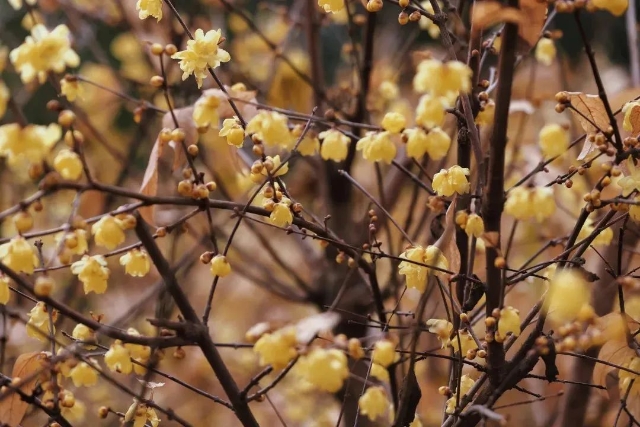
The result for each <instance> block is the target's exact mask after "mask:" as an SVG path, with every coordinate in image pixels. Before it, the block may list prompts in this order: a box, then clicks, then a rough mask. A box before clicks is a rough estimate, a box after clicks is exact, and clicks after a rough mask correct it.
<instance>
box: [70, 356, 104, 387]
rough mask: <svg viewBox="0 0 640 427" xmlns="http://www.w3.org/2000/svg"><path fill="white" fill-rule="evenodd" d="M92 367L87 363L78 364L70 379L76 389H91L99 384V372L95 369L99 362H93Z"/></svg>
mask: <svg viewBox="0 0 640 427" xmlns="http://www.w3.org/2000/svg"><path fill="white" fill-rule="evenodd" d="M90 363H91V364H92V365H93V367H92V366H90V365H89V363H87V362H78V364H77V365H76V366H74V367H73V368H72V369H71V371H70V372H69V377H70V378H71V380H72V381H73V385H74V386H76V387H91V386H92V385H95V384H97V383H98V374H99V372H98V371H97V370H96V369H95V368H96V367H97V362H96V361H94V360H91V362H90Z"/></svg>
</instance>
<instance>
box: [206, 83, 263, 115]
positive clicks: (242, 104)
mask: <svg viewBox="0 0 640 427" xmlns="http://www.w3.org/2000/svg"><path fill="white" fill-rule="evenodd" d="M225 89H226V90H227V93H228V94H229V97H231V98H233V102H234V103H235V104H236V107H237V108H238V110H240V114H242V118H243V119H244V120H246V121H249V120H251V119H252V118H254V117H255V116H256V114H258V108H257V107H256V106H255V105H253V104H255V103H256V102H257V101H256V93H257V92H256V91H255V90H239V89H232V88H230V87H228V86H225ZM204 95H205V96H211V95H213V96H215V97H216V98H218V99H220V101H221V102H220V107H218V114H220V118H222V119H229V118H231V117H233V116H235V115H236V113H235V111H233V108H231V104H230V103H229V102H228V99H229V97H227V95H226V94H225V93H224V92H223V91H222V90H220V89H209V90H205V91H204ZM249 102H251V103H253V104H249Z"/></svg>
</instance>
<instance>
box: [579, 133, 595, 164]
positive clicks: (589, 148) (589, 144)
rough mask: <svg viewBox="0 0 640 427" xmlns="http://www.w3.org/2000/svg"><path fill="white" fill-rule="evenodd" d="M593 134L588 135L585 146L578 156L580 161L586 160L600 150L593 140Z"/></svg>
mask: <svg viewBox="0 0 640 427" xmlns="http://www.w3.org/2000/svg"><path fill="white" fill-rule="evenodd" d="M591 136H593V134H587V138H586V139H585V140H584V145H583V146H582V151H580V154H578V160H580V161H582V160H586V159H587V157H589V156H590V155H591V154H593V153H595V152H596V151H599V150H598V146H597V145H596V143H595V141H594V140H593V139H592V138H591Z"/></svg>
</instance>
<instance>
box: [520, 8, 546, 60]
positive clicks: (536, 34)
mask: <svg viewBox="0 0 640 427" xmlns="http://www.w3.org/2000/svg"><path fill="white" fill-rule="evenodd" d="M520 10H521V11H522V13H523V15H524V16H526V17H527V18H526V19H524V20H523V22H522V23H521V24H520V27H519V28H518V34H519V35H520V37H521V38H522V39H523V40H524V41H525V42H527V44H528V45H529V48H532V47H533V46H535V45H536V43H538V40H539V39H540V37H541V36H542V29H543V28H544V23H545V22H546V21H547V2H546V1H545V0H542V1H539V0H520Z"/></svg>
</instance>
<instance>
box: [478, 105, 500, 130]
mask: <svg viewBox="0 0 640 427" xmlns="http://www.w3.org/2000/svg"><path fill="white" fill-rule="evenodd" d="M495 113H496V103H495V102H493V99H490V100H489V101H487V102H486V103H484V104H483V105H482V107H481V108H480V111H479V112H478V115H477V116H476V120H475V122H476V124H477V125H478V126H488V125H490V124H492V123H493V118H494V116H495Z"/></svg>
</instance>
